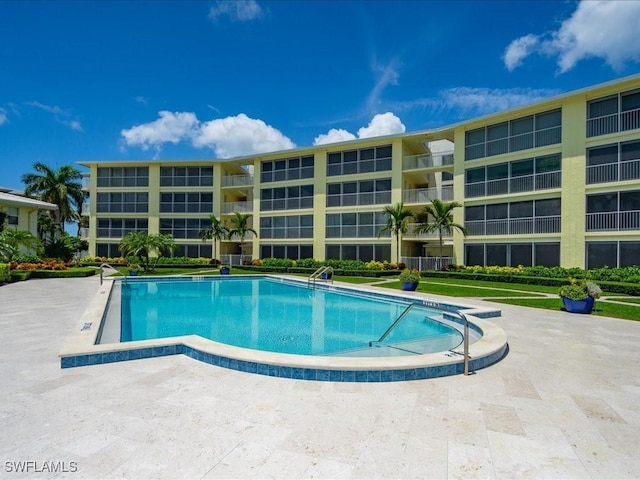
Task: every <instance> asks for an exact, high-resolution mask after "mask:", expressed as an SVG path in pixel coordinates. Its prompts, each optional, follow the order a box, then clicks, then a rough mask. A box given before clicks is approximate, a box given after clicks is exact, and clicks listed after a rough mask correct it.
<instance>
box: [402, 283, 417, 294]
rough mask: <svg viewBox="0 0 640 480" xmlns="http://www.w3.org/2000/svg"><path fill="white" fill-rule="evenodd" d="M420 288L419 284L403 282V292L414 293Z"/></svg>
mask: <svg viewBox="0 0 640 480" xmlns="http://www.w3.org/2000/svg"><path fill="white" fill-rule="evenodd" d="M416 288H418V282H402V290H404V291H406V292H413V291H415V289H416Z"/></svg>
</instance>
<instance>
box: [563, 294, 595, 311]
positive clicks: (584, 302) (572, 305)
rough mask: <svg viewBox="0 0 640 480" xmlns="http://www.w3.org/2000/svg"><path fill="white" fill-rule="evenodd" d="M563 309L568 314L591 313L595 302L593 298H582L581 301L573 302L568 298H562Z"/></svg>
mask: <svg viewBox="0 0 640 480" xmlns="http://www.w3.org/2000/svg"><path fill="white" fill-rule="evenodd" d="M562 303H563V304H564V309H565V310H566V311H567V312H570V313H591V310H593V304H594V303H595V300H594V299H593V297H587V298H583V299H581V300H573V299H572V298H569V297H562Z"/></svg>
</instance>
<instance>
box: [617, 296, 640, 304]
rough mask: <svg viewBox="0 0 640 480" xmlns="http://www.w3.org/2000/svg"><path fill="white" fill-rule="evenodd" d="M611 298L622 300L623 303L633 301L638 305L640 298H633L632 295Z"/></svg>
mask: <svg viewBox="0 0 640 480" xmlns="http://www.w3.org/2000/svg"><path fill="white" fill-rule="evenodd" d="M611 300H615V301H616V302H624V303H635V304H638V305H640V298H633V297H626V298H624V297H621V298H618V297H616V298H612V299H611Z"/></svg>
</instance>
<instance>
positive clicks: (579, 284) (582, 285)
mask: <svg viewBox="0 0 640 480" xmlns="http://www.w3.org/2000/svg"><path fill="white" fill-rule="evenodd" d="M558 295H560V297H567V298H570V299H572V300H582V299H583V298H587V297H593V298H600V295H602V290H601V289H600V287H599V286H598V285H597V284H595V283H593V282H587V281H586V280H581V281H578V280H577V279H575V278H569V285H563V286H562V287H560V290H559V291H558Z"/></svg>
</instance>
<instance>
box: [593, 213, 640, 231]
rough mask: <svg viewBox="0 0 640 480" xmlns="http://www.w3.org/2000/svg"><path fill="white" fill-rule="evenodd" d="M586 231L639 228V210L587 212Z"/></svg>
mask: <svg viewBox="0 0 640 480" xmlns="http://www.w3.org/2000/svg"><path fill="white" fill-rule="evenodd" d="M586 230H587V232H606V231H620V230H640V210H629V211H626V212H604V213H587V219H586Z"/></svg>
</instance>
